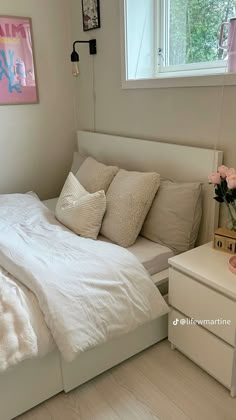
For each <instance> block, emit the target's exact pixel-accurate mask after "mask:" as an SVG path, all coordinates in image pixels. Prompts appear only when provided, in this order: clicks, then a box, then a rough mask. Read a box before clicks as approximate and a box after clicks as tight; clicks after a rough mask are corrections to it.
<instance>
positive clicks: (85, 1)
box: [82, 0, 101, 31]
mask: <svg viewBox="0 0 236 420" xmlns="http://www.w3.org/2000/svg"><path fill="white" fill-rule="evenodd" d="M82 11H83V28H84V31H90V30H91V29H97V28H100V27H101V22H100V4H99V0H82Z"/></svg>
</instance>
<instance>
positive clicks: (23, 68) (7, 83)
mask: <svg viewBox="0 0 236 420" xmlns="http://www.w3.org/2000/svg"><path fill="white" fill-rule="evenodd" d="M36 103H38V88H37V81H36V70H35V58H34V43H33V33H32V22H31V19H30V18H28V17H18V16H0V105H20V104H36Z"/></svg>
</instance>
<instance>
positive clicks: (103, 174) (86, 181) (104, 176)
mask: <svg viewBox="0 0 236 420" xmlns="http://www.w3.org/2000/svg"><path fill="white" fill-rule="evenodd" d="M118 171H119V168H117V166H107V165H104V164H103V163H101V162H98V161H97V160H95V159H93V158H92V157H88V158H87V159H86V160H85V161H84V163H82V165H81V167H80V168H79V171H78V172H77V174H76V178H77V179H78V180H79V182H80V183H81V184H82V185H83V187H84V188H85V189H86V191H88V192H90V193H94V192H96V191H100V190H104V191H105V193H106V192H107V190H108V188H109V185H110V183H111V182H112V180H113V178H114V176H115V175H116V174H117V172H118Z"/></svg>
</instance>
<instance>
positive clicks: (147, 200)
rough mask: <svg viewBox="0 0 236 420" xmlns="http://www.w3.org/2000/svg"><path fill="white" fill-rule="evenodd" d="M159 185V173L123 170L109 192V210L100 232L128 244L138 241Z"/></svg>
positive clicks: (123, 244) (115, 240) (122, 243)
mask: <svg viewBox="0 0 236 420" xmlns="http://www.w3.org/2000/svg"><path fill="white" fill-rule="evenodd" d="M159 185H160V175H158V174H156V173H142V172H128V171H125V170H123V169H120V170H119V172H118V174H117V175H116V176H115V178H114V180H113V181H112V183H111V185H110V187H109V189H108V192H107V212H106V215H105V218H104V220H103V224H102V229H101V234H102V235H103V236H105V237H106V238H108V239H110V240H111V241H112V242H115V243H117V244H118V245H121V246H123V247H125V248H126V247H129V246H131V245H133V243H134V242H135V241H136V239H137V236H138V234H139V232H140V230H141V228H142V225H143V222H144V220H145V217H146V215H147V213H148V210H149V209H150V206H151V204H152V201H153V198H154V197H155V194H156V192H157V190H158V187H159Z"/></svg>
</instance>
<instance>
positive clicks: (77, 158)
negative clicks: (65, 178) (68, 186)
mask: <svg viewBox="0 0 236 420" xmlns="http://www.w3.org/2000/svg"><path fill="white" fill-rule="evenodd" d="M85 159H86V157H85V156H82V155H81V154H80V153H79V152H74V153H73V161H72V166H71V172H72V174H74V175H75V174H77V172H78V170H79V168H80V167H81V165H82V163H84V161H85Z"/></svg>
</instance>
